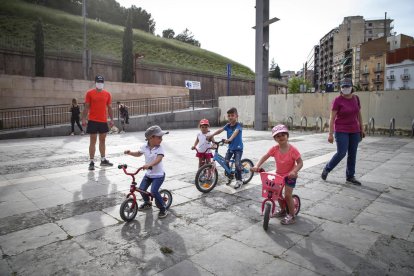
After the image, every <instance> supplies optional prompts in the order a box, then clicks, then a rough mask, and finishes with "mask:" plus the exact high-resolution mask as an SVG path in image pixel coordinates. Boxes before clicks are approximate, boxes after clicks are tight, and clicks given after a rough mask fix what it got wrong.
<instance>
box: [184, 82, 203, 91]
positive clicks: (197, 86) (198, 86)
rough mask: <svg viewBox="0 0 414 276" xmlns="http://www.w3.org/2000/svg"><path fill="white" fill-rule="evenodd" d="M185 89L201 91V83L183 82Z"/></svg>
mask: <svg viewBox="0 0 414 276" xmlns="http://www.w3.org/2000/svg"><path fill="white" fill-rule="evenodd" d="M185 87H186V88H188V89H197V90H200V89H201V82H199V81H190V80H186V81H185Z"/></svg>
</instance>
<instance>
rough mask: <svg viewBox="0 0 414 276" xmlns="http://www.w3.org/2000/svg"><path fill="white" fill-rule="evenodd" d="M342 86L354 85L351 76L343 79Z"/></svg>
mask: <svg viewBox="0 0 414 276" xmlns="http://www.w3.org/2000/svg"><path fill="white" fill-rule="evenodd" d="M341 87H352V80H351V79H349V78H344V79H342V80H341Z"/></svg>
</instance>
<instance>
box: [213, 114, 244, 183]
mask: <svg viewBox="0 0 414 276" xmlns="http://www.w3.org/2000/svg"><path fill="white" fill-rule="evenodd" d="M238 117H239V115H238V113H237V109H236V108H235V107H232V108H230V109H229V110H227V118H228V121H229V122H228V123H227V124H226V125H225V126H224V127H222V128H220V129H218V130H216V131H215V132H214V133H213V134H211V135H208V136H207V138H208V139H209V140H210V139H212V138H213V137H214V136H215V135H217V134H220V133H222V132H223V131H226V132H227V139H226V140H225V141H224V142H225V143H227V144H229V149H228V150H227V153H226V157H225V160H226V162H227V165H228V164H229V162H230V159H231V158H232V157H233V156H234V163H235V166H236V185H234V188H235V189H238V188H240V187H241V186H242V185H243V181H242V170H243V167H242V165H241V158H242V155H243V141H242V130H243V127H242V125H241V124H240V123H239V122H238V121H237V119H238Z"/></svg>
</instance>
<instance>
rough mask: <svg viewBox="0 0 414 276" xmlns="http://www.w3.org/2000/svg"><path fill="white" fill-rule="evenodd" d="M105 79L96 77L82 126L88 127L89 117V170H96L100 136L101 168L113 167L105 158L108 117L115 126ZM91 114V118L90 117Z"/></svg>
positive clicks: (87, 95)
mask: <svg viewBox="0 0 414 276" xmlns="http://www.w3.org/2000/svg"><path fill="white" fill-rule="evenodd" d="M104 81H105V80H104V77H103V76H101V75H97V76H96V77H95V87H96V88H94V89H90V90H88V91H87V92H86V96H85V108H84V110H83V114H82V125H83V126H86V118H87V117H88V127H87V129H86V133H89V134H90V141H89V157H90V163H89V170H94V169H95V163H94V158H95V145H96V140H97V137H98V134H99V152H100V154H101V166H112V165H113V164H112V163H110V162H109V161H108V160H107V159H106V158H105V139H106V134H107V133H108V131H109V128H108V115H109V118H111V121H110V122H109V124H110V126H111V127H112V126H113V125H114V121H113V113H112V107H111V102H112V97H111V94H110V93H109V92H108V91H106V90H104V89H103V88H104ZM88 114H89V116H88Z"/></svg>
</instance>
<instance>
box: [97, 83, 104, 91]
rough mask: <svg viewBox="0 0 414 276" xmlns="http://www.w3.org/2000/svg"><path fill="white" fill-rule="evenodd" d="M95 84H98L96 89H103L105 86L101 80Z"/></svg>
mask: <svg viewBox="0 0 414 276" xmlns="http://www.w3.org/2000/svg"><path fill="white" fill-rule="evenodd" d="M95 85H96V89H99V90H102V89H103V88H104V84H103V83H101V82H97V83H95Z"/></svg>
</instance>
